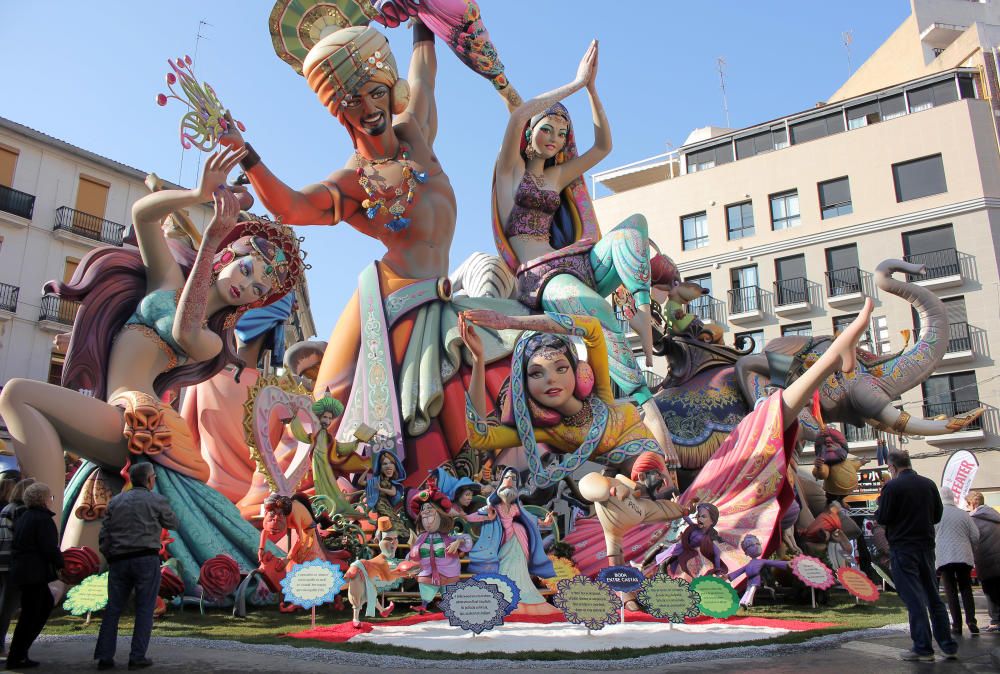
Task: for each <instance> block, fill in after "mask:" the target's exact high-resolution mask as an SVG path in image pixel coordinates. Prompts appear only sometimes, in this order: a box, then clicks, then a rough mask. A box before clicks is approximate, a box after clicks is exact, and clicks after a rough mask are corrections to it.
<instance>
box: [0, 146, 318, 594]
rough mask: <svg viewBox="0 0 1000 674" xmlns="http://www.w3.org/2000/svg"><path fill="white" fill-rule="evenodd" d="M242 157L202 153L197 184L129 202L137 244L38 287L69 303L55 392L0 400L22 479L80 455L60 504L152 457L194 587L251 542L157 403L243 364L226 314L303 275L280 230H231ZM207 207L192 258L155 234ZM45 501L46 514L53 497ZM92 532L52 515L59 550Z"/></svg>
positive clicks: (244, 555) (114, 482) (244, 561)
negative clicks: (207, 564)
mask: <svg viewBox="0 0 1000 674" xmlns="http://www.w3.org/2000/svg"><path fill="white" fill-rule="evenodd" d="M244 155H245V151H244V150H241V151H232V150H224V151H221V152H218V153H216V154H213V155H212V156H211V157H210V158H209V159H208V161H207V163H206V164H205V170H204V171H203V173H202V177H201V182H200V185H199V186H198V188H197V189H194V190H163V191H160V192H156V193H153V194H150V195H148V196H146V197H144V198H142V199H140V200H139V201H138V202H136V204H135V206H134V207H133V223H134V224H133V227H134V232H135V238H136V244H137V245H136V246H132V245H129V244H126V245H125V246H122V247H110V246H109V247H102V248H97V249H95V250H93V251H91V252H90V253H88V254H87V256H86V257H84V259H83V260H82V261H81V262H80V266H79V267H78V269H77V271H76V273H75V274H74V275H73V278H72V279H70V281H69V283H56V282H52V283H50V284H48V285H47V286H46V290H47V291H50V292H53V293H55V294H56V295H57V296H59V297H61V298H64V299H67V300H74V301H78V302H80V308H79V311H78V313H77V317H76V321H75V323H74V326H73V333H72V336H71V338H70V342H69V350H68V353H67V357H66V365H65V368H64V371H63V386H54V385H51V384H46V383H43V382H37V381H31V380H26V379H13V380H11V381H10V382H8V383H7V385H6V386H4V389H3V392H2V393H0V414H2V415H3V418H4V420H5V421H6V423H7V426H8V428H9V429H10V433H11V436H12V439H13V445H14V450H15V452H16V453H17V456H18V459H19V460H20V462H21V465H22V466H23V467H24V470H25V472H27V473H30V474H32V475H34V476H36V477H37V478H39V479H40V480H42V481H44V482H47V483H49V484H62V483H63V472H64V464H63V445H64V444H65V445H68V446H71V447H73V448H74V451H75V452H77V453H79V454H80V455H81V456H83V457H85V458H87V459H88V460H89V463H88V464H85V466H84V467H81V469H80V470H79V471H77V473H76V474H75V475H74V478H73V480H71V482H70V484H69V485H68V487H67V489H66V500H67V501H68V502H70V503H72V502H73V501H74V500H75V498H76V496H77V495H78V494H79V493H80V492H81V490H82V488H83V486H84V484H85V483H86V481H87V480H88V479H89V478H91V477H93V478H94V479H103V480H105V481H106V482H107V483H109V484H110V485H111V486H112V487H113V488H114V489H115V490H117V488H118V487H120V484H121V482H120V480H119V479H118V477H117V475H118V473H119V471H121V470H122V469H123V468H124V467H125V466H126V465H128V464H129V462H130V461H151V462H152V463H153V465H154V467H155V469H156V475H157V477H158V478H159V479H158V480H157V481H156V485H157V487H156V488H157V491H159V492H160V493H162V494H164V495H165V496H167V498H168V499H169V500H170V502H171V505H172V507H173V508H174V510H175V511H176V512H177V513H178V515H179V517H180V519H181V522H182V526H181V531H179V532H178V533H179V534H180V535H178V536H176V537H175V538H176V539H177V540H176V541H175V543H173V544H171V549H170V552H171V555H172V556H174V557H175V558H178V559H180V561H181V563H182V567H183V568H184V571H185V573H184V575H185V582H186V583H187V585H188V587H189V588H192V589H193V587H194V585H195V584H196V583H197V573H198V568H199V566H200V564H201V562H203V561H205V560H206V559H208V558H210V557H212V556H214V555H216V554H218V553H222V552H225V553H227V554H230V555H232V556H234V557H236V558H237V560H238V561H239V562H240V563H241V565H243V566H245V567H247V568H252V567H254V566H256V557H257V555H256V548H257V538H258V534H257V532H256V530H255V529H254V528H253V527H252V526H250V525H249V524H247V523H246V522H244V521H243V520H242V519H241V518H240V515H239V511H238V510H237V509H236V507H235V506H233V504H232V503H231V502H230V501H229V500H228V499H226V498H225V497H224V496H222V495H221V494H219V492H217V491H215V490H214V489H211V488H210V487H208V486H206V485H205V481H206V480H207V479H208V478H209V467H208V464H207V463H206V462H205V460H204V459H203V458H202V456H201V453H200V451H199V448H198V446H197V444H196V443H195V442H194V441H193V439H192V435H191V431H190V428H189V427H188V425H187V423H186V422H185V421H184V420H183V419H182V418H181V416H180V415H179V414H178V413H177V412H176V410H174V409H173V408H172V407H171V406H170V405H169V404H167V403H165V402H163V396H165V394H167V393H168V392H171V393H176V391H177V390H178V389H179V388H180V387H182V386H188V385H192V384H196V383H198V382H200V381H204V380H206V379H208V378H210V377H212V376H213V375H215V374H216V373H218V372H219V371H220V370H222V368H223V367H225V366H226V365H227V364H230V363H232V364H236V365H237V366H242V365H243V363H242V361H241V360H240V359H239V358H238V357H237V355H236V352H235V346H236V340H235V339H234V337H233V330H234V329H235V327H236V322H237V320H238V319H239V317H240V316H242V315H243V313H245V312H246V311H247V310H249V309H251V308H255V307H261V306H265V305H267V304H270V303H271V302H274V301H276V300H278V299H279V298H280V297H282V296H283V295H285V294H287V293H288V291H289V290H291V289H292V288H293V287H294V286H295V284H296V283H297V282H298V280H299V278H300V276H301V274H302V271H303V269H304V264H303V262H302V259H301V257H300V253H299V246H298V240H297V239H296V238H295V237H294V236H293V235H292V234H291V232H290V230H289V229H288V228H286V227H283V226H281V225H279V224H277V223H273V222H271V221H269V220H257V219H251V220H249V221H246V222H243V223H239V224H237V221H236V217H237V214H238V213H239V211H240V202H239V198H238V197H237V195H236V194H234V193H233V192H232V191H230V190H229V189H227V188H226V187H225V182H226V176H227V175H228V174H229V172H230V171H231V170H232V169H233V168H234V167H235V166H236V165H237V163H238V162H239V161H240V159H242V158H243V156H244ZM206 201H212V202H214V205H215V215H214V217H213V218H212V221H211V222H210V223H209V225H208V227H207V229H206V230H205V233H204V239H203V241H202V243H201V246H200V248H199V249H198V250H197V251H193V250H191V249H190V248H187V247H186V246H183V245H180V244H177V243H176V242H175V241H172V240H168V239H166V238H165V237H164V233H163V230H162V229H161V223H162V220H163V219H164V218H165V217H166V216H167V215H169V214H171V213H173V212H174V211H178V210H180V209H183V208H187V207H190V206H193V205H195V204H199V203H204V202H206ZM84 389H85V390H87V391H89V393H90V395H88V394H85V393H82V392H81V390H84ZM53 496H54V500H55V508H54V509H56V510H57V511H58V509H59V508H61V507H62V506H63V492H62V490H56V492H55V493H54V494H53ZM99 524H100V523H99V522H95V521H83V520H80V519H78V518H76V517H75V516H73V515H72V514H64V518H63V525H64V527H63V528H64V529H65V530H64V532H63V546H64V547H68V546H74V545H81V544H88V545H90V546H91V547H93V548H96V547H97V545H96V542H97V534H98V530H99V528H100V526H99Z"/></svg>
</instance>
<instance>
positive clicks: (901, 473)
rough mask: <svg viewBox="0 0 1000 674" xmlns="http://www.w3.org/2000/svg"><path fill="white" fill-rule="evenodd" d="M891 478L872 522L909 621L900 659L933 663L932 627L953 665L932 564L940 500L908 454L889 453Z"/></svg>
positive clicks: (951, 642)
mask: <svg viewBox="0 0 1000 674" xmlns="http://www.w3.org/2000/svg"><path fill="white" fill-rule="evenodd" d="M889 474H890V475H891V476H892V479H891V480H889V481H888V482H886V483H885V486H884V487H882V494H881V496H879V500H878V510H877V511H876V512H875V520H876V521H877V522H878V523H879V524H881V525H883V526H884V527H885V530H886V536H887V537H888V539H889V558H890V560H891V563H892V579H893V581H894V582H895V583H896V590H897V591H898V592H899V598H900V599H902V600H903V603H904V604H906V611H907V613H908V614H909V616H910V638H911V639H912V640H913V649H912V650H909V651H906V652H905V653H903V654H901V655H900V657H901V658H902V659H903V660H907V661H920V662H933V661H934V647H933V644H932V643H931V629H932V628H933V632H934V639H935V640H937V642H938V646H940V647H941V651H942V652H943V653H944V654H945V657H946V658H948V659H949V660H953V659H955V658H956V657H957V653H958V644H957V643H955V640H954V638H952V636H951V630H950V624H949V622H948V611H947V609H946V608H945V605H944V602H943V601H941V597H940V596H939V595H938V589H937V579H936V574H935V565H934V525H935V524H937V523H938V522H940V521H941V513H942V512H943V510H944V507H943V506H942V504H941V495H940V494H939V493H938V488H937V485H935V484H934V482H932V481H931V480H928V479H927V478H926V477H923V476H921V475H918V474H917V472H916V471H914V470H913V467H912V466H911V464H910V455H909V454H908V453H907V452H903V451H897V452H890V453H889ZM928 612H930V621H929V622H928V619H927V614H928Z"/></svg>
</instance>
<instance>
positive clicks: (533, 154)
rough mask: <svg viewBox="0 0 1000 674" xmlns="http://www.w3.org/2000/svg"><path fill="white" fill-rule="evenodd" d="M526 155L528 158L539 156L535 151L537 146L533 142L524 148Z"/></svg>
mask: <svg viewBox="0 0 1000 674" xmlns="http://www.w3.org/2000/svg"><path fill="white" fill-rule="evenodd" d="M524 156H525V158H526V159H534V158H535V157H536V156H538V153H537V152H535V148H534V147H533V146H532V145H531V143H529V144H528V146H527V147H526V148H524Z"/></svg>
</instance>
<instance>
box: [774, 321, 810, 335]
mask: <svg viewBox="0 0 1000 674" xmlns="http://www.w3.org/2000/svg"><path fill="white" fill-rule="evenodd" d="M812 333H813V329H812V323H809V322H805V323H793V324H792V325H783V326H781V336H782V337H791V336H795V337H812Z"/></svg>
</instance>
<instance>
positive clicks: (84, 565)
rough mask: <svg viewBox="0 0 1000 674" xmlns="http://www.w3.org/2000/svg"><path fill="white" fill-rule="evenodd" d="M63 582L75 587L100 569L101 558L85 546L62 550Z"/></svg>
mask: <svg viewBox="0 0 1000 674" xmlns="http://www.w3.org/2000/svg"><path fill="white" fill-rule="evenodd" d="M63 560H64V562H65V565H64V566H63V580H65V581H66V582H67V583H69V584H70V585H76V584H77V583H80V582H81V581H83V579H84V578H86V577H87V576H92V575H94V574H95V573H97V572H98V571H100V569H101V558H100V557H98V556H97V553H96V552H94V550H93V549H92V548H88V547H87V546H86V545H84V546H81V547H79V548H68V549H66V550H63Z"/></svg>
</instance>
